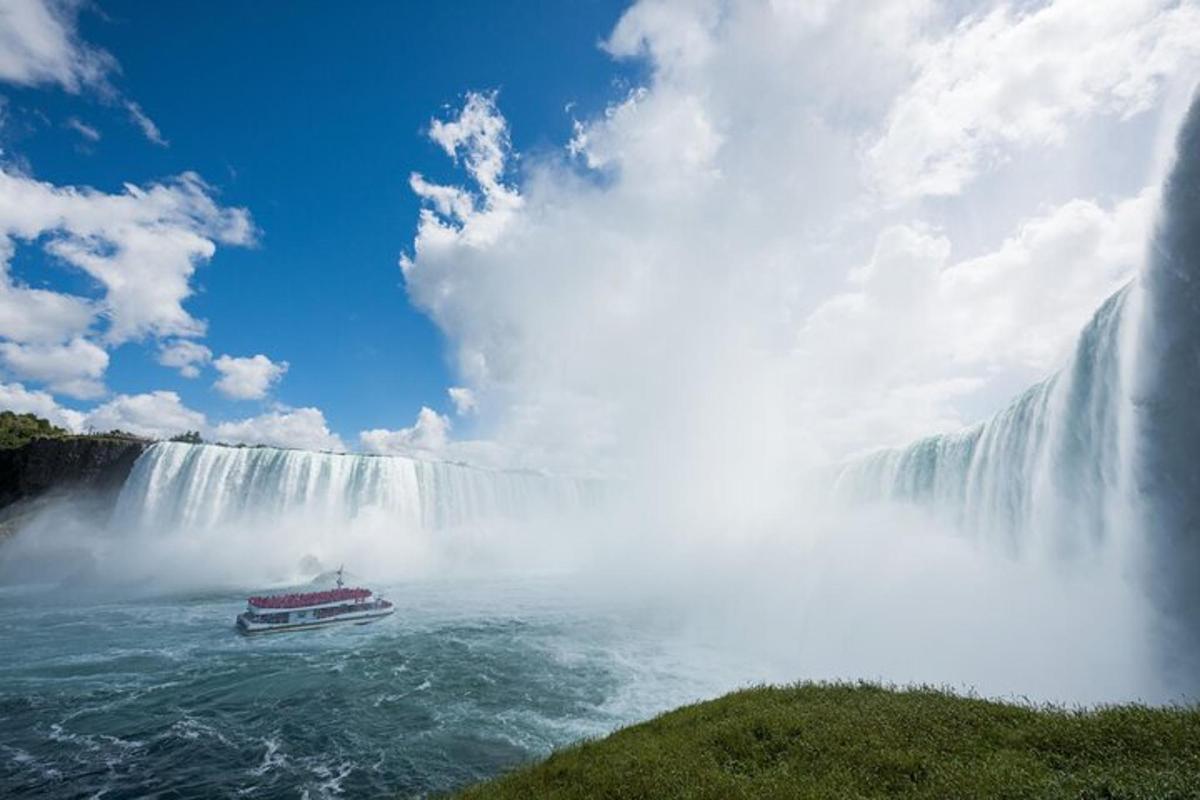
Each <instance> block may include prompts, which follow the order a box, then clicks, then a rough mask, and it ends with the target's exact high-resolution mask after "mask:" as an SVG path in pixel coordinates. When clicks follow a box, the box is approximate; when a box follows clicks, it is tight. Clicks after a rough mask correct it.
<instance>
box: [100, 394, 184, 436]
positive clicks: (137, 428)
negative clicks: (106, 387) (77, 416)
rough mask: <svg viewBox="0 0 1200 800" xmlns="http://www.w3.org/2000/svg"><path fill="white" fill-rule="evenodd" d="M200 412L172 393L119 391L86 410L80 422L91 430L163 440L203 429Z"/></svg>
mask: <svg viewBox="0 0 1200 800" xmlns="http://www.w3.org/2000/svg"><path fill="white" fill-rule="evenodd" d="M205 424H206V423H205V418H204V415H203V414H201V413H200V412H199V411H194V410H192V409H190V408H188V407H187V406H185V405H184V404H183V401H182V400H180V398H179V395H178V394H176V393H175V392H166V391H158V392H148V393H146V394H137V395H126V394H121V395H117V396H116V397H114V398H113V399H112V400H109V401H108V402H107V403H104V404H103V405H101V406H98V407H96V408H94V409H92V410H91V411H89V412H87V414H86V415H85V416H84V420H83V425H84V427H85V428H86V429H90V430H95V431H110V430H122V431H127V432H129V433H133V434H136V435H138V436H145V437H147V438H150V439H166V438H170V437H171V436H175V435H176V434H180V433H184V432H186V431H196V430H204V428H205Z"/></svg>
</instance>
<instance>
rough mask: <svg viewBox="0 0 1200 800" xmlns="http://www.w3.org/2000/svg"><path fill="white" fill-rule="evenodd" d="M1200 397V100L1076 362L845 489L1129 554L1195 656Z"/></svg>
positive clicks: (1032, 537) (1129, 562)
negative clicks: (1119, 284) (1121, 280)
mask: <svg viewBox="0 0 1200 800" xmlns="http://www.w3.org/2000/svg"><path fill="white" fill-rule="evenodd" d="M1198 402H1200V102H1197V101H1195V100H1194V101H1193V104H1192V107H1191V109H1190V111H1189V113H1188V115H1187V118H1186V120H1185V121H1184V124H1183V127H1182V129H1181V131H1180V134H1179V136H1178V139H1177V147H1176V160H1175V163H1174V165H1173V167H1172V169H1171V171H1170V174H1169V176H1168V178H1167V180H1166V182H1165V184H1164V187H1163V191H1162V196H1161V200H1160V208H1159V210H1158V218H1157V223H1156V226H1155V232H1154V234H1153V236H1152V240H1151V241H1150V242H1149V243H1148V245H1147V250H1146V255H1145V260H1144V264H1143V266H1142V269H1141V271H1140V273H1139V274H1138V276H1137V277H1136V278H1135V279H1134V281H1133V282H1132V283H1131V284H1129V285H1128V286H1126V287H1125V288H1124V289H1122V290H1121V291H1119V292H1118V293H1116V294H1115V295H1114V296H1112V297H1110V298H1109V299H1108V301H1107V302H1105V303H1104V304H1103V305H1102V306H1101V307H1100V309H1099V310H1097V312H1096V313H1095V315H1094V316H1093V318H1092V319H1091V321H1090V322H1089V323H1088V324H1087V326H1086V327H1085V328H1084V330H1083V331H1082V332H1081V334H1080V336H1079V338H1078V341H1077V343H1076V345H1075V348H1074V352H1073V353H1072V355H1071V357H1070V359H1069V361H1068V363H1067V364H1066V365H1065V366H1064V367H1063V368H1062V369H1061V370H1060V371H1059V372H1058V373H1056V374H1055V375H1053V376H1051V377H1050V378H1048V379H1047V380H1045V381H1044V382H1042V383H1039V384H1037V385H1035V386H1033V387H1032V388H1030V389H1029V390H1028V391H1026V392H1025V393H1024V394H1022V395H1021V396H1020V397H1018V398H1017V399H1016V400H1014V401H1013V402H1012V403H1011V404H1010V405H1009V406H1008V407H1007V408H1005V409H1003V410H1002V411H1001V412H999V413H998V414H996V415H995V416H994V417H992V418H991V419H989V420H987V421H985V422H983V423H981V424H978V425H976V426H974V427H971V428H969V429H967V430H964V431H961V432H957V433H951V434H947V435H940V436H931V437H928V438H925V439H921V440H920V441H917V442H914V443H912V444H910V445H908V446H907V447H901V448H897V449H890V450H883V451H880V452H876V453H874V454H871V455H868V456H866V457H863V458H861V459H858V460H856V461H853V462H851V463H849V464H847V465H845V466H844V467H843V468H842V469H841V471H840V474H839V475H838V478H837V494H838V496H839V497H840V498H841V499H843V500H845V501H849V502H856V503H861V502H872V501H877V502H884V503H901V504H910V505H916V506H919V507H921V508H924V509H926V510H928V511H929V512H930V513H932V514H933V515H934V516H935V517H936V518H939V519H941V520H944V521H946V522H948V523H949V524H952V525H953V526H955V527H956V528H957V529H958V530H959V531H960V532H961V533H963V534H964V535H969V536H975V537H978V538H980V539H983V540H985V541H986V542H987V543H989V544H994V545H998V546H999V547H1001V548H1003V549H1006V550H1008V551H1009V552H1010V553H1012V554H1014V555H1017V556H1020V557H1034V558H1048V559H1049V560H1052V561H1057V562H1060V563H1074V564H1078V563H1080V562H1087V560H1088V559H1092V560H1094V561H1095V560H1099V561H1104V562H1108V563H1110V564H1117V565H1119V567H1120V568H1121V570H1122V572H1123V573H1124V574H1125V575H1127V576H1129V577H1130V578H1131V579H1133V580H1135V581H1136V582H1137V583H1139V584H1140V585H1141V586H1142V590H1143V591H1144V592H1145V593H1146V594H1147V595H1148V596H1149V597H1150V598H1151V599H1152V600H1153V602H1154V604H1155V606H1156V607H1157V608H1158V609H1159V610H1160V611H1161V612H1164V614H1165V616H1166V619H1167V620H1168V621H1167V622H1166V623H1165V624H1166V625H1167V626H1168V627H1167V630H1168V631H1169V633H1168V634H1167V636H1166V638H1167V639H1169V641H1170V644H1169V646H1164V650H1166V651H1169V654H1168V655H1166V656H1165V658H1166V659H1167V660H1186V659H1187V658H1192V657H1194V655H1195V654H1196V653H1200V630H1198V629H1200V625H1197V619H1196V609H1197V608H1200V605H1198V604H1200V405H1198ZM1182 669H1192V668H1190V667H1183V668H1182ZM1193 671H1194V670H1193ZM1191 682H1192V683H1193V684H1194V683H1195V678H1194V677H1193V678H1192V680H1191Z"/></svg>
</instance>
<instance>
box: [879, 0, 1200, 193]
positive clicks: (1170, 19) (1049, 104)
mask: <svg viewBox="0 0 1200 800" xmlns="http://www.w3.org/2000/svg"><path fill="white" fill-rule="evenodd" d="M1198 31H1200V8H1198V7H1197V6H1196V5H1195V4H1194V3H1190V2H1182V3H1181V2H1177V1H1176V0H1121V2H1117V3H1103V4H1097V3H1095V2H1093V1H1092V0H1055V2H1048V3H1043V4H1038V5H1035V6H1032V7H1024V8H1017V7H1014V6H1013V5H1011V4H1008V3H1003V4H1000V5H998V6H997V7H996V8H994V9H993V10H991V11H990V12H988V13H982V14H981V15H980V16H978V17H972V18H970V19H968V20H966V21H964V22H963V23H961V24H960V25H958V26H956V27H954V28H953V29H952V30H950V31H949V32H948V33H947V34H946V35H945V36H943V37H941V38H938V39H936V40H934V41H929V42H918V43H916V47H917V49H916V52H917V59H916V64H915V68H916V71H917V73H916V79H915V80H914V81H913V82H912V84H911V85H910V86H909V87H907V88H906V89H905V90H904V91H903V92H902V93H901V94H900V95H899V96H898V97H897V98H896V101H895V105H894V106H893V108H892V110H891V112H890V114H889V115H888V119H887V122H886V126H885V129H884V132H883V134H882V136H880V137H879V139H878V140H877V141H876V142H874V143H873V144H872V145H871V147H870V150H869V151H868V154H867V156H868V163H869V165H870V168H871V171H872V173H873V177H874V178H875V179H876V180H877V181H878V183H879V186H880V188H881V189H882V190H883V191H884V192H885V193H886V194H887V195H889V196H892V197H906V196H920V195H925V194H929V195H948V194H956V193H958V192H959V191H961V190H962V188H963V186H964V185H965V184H966V183H967V182H968V181H970V180H971V179H972V178H973V177H975V176H976V175H977V174H979V173H980V172H981V171H983V170H986V169H988V168H989V167H990V166H992V165H993V164H995V163H997V162H1002V161H1004V160H1005V159H1006V158H1009V157H1011V154H1012V153H1013V151H1014V148H1015V149H1016V151H1018V152H1019V150H1020V149H1021V148H1023V147H1027V146H1030V145H1037V144H1051V145H1060V144H1062V143H1063V142H1064V141H1065V140H1066V137H1067V134H1068V130H1069V126H1070V125H1071V124H1072V123H1074V122H1076V121H1078V120H1079V119H1080V118H1082V117H1085V116H1087V115H1093V114H1108V115H1114V116H1117V117H1129V116H1131V115H1134V114H1137V113H1138V112H1141V111H1144V110H1146V109H1147V108H1149V107H1150V106H1151V105H1152V104H1153V103H1154V101H1155V99H1156V97H1157V96H1158V93H1159V92H1160V91H1161V88H1162V85H1163V83H1164V80H1165V79H1166V78H1169V77H1172V76H1174V75H1177V74H1180V73H1186V72H1189V71H1193V70H1194V69H1195V67H1196V66H1197V65H1198V64H1200V33H1198Z"/></svg>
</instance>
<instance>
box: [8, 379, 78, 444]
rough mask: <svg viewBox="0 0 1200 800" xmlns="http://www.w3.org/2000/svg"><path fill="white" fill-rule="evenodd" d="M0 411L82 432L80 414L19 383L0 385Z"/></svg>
mask: <svg viewBox="0 0 1200 800" xmlns="http://www.w3.org/2000/svg"><path fill="white" fill-rule="evenodd" d="M0 411H15V412H16V413H18V414H36V415H37V416H39V417H41V418H43V419H47V420H49V421H50V422H52V423H54V424H55V425H58V426H59V427H62V428H66V429H67V430H69V431H75V432H79V431H82V430H83V420H84V415H83V414H82V413H80V412H78V411H75V410H74V409H70V408H63V407H62V406H60V405H59V404H58V402H57V401H55V399H54V397H53V396H52V395H51V394H50V393H48V392H39V391H35V390H31V389H27V388H25V386H23V385H22V384H19V383H0Z"/></svg>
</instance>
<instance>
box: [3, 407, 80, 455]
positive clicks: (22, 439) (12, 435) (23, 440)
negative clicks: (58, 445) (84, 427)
mask: <svg viewBox="0 0 1200 800" xmlns="http://www.w3.org/2000/svg"><path fill="white" fill-rule="evenodd" d="M67 435H68V434H67V431H65V430H63V429H62V428H59V427H57V426H55V425H51V424H50V421H49V420H45V419H42V418H41V417H38V416H35V415H33V414H17V413H15V412H13V411H0V450H5V449H8V448H12V447H20V446H21V445H24V444H28V443H29V442H32V441H33V440H34V439H49V438H57V437H60V436H67Z"/></svg>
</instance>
